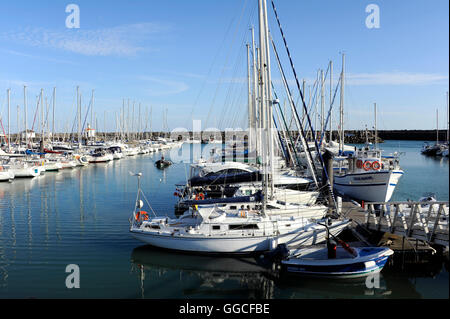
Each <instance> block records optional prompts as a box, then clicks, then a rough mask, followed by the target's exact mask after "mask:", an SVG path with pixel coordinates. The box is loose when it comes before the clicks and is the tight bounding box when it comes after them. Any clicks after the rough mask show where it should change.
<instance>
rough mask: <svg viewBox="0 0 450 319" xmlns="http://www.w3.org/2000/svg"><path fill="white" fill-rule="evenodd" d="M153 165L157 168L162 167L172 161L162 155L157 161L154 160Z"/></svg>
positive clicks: (170, 163)
mask: <svg viewBox="0 0 450 319" xmlns="http://www.w3.org/2000/svg"><path fill="white" fill-rule="evenodd" d="M155 165H156V167H157V168H159V169H163V168H166V167H168V166H170V165H172V162H171V161H168V160H166V159H164V156H162V157H161V159H160V160H159V161H156V163H155Z"/></svg>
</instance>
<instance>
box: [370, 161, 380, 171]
mask: <svg viewBox="0 0 450 319" xmlns="http://www.w3.org/2000/svg"><path fill="white" fill-rule="evenodd" d="M372 168H373V169H374V170H375V171H378V170H379V169H380V168H381V164H380V162H378V161H375V162H373V163H372Z"/></svg>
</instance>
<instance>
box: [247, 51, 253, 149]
mask: <svg viewBox="0 0 450 319" xmlns="http://www.w3.org/2000/svg"><path fill="white" fill-rule="evenodd" d="M246 46H247V89H248V140H247V141H248V143H247V149H248V151H250V150H252V145H253V134H252V118H253V110H252V104H253V103H252V89H251V83H250V45H249V44H246Z"/></svg>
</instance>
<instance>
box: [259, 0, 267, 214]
mask: <svg viewBox="0 0 450 319" xmlns="http://www.w3.org/2000/svg"><path fill="white" fill-rule="evenodd" d="M262 2H263V0H258V12H259V57H260V58H259V72H260V75H259V86H260V118H261V124H262V125H261V128H260V129H261V131H262V135H263V140H262V141H261V149H262V152H261V155H262V156H261V163H262V168H263V194H264V195H263V214H265V211H266V205H267V195H268V187H267V186H268V184H267V183H268V176H267V142H268V141H267V139H266V138H267V135H266V132H267V130H266V128H267V127H266V112H265V111H266V87H265V81H266V76H265V70H266V69H265V65H264V64H265V63H264V62H265V61H266V59H265V54H266V50H265V38H264V37H265V25H264V8H263V3H262Z"/></svg>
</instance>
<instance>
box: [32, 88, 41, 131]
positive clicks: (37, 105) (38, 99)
mask: <svg viewBox="0 0 450 319" xmlns="http://www.w3.org/2000/svg"><path fill="white" fill-rule="evenodd" d="M40 100H41V98H40V96H39V95H38V97H37V102H36V103H37V104H36V111H35V112H34V120H33V125H32V126H31V130H32V131H33V130H34V124H35V122H36V115H37V112H38V109H39V101H40Z"/></svg>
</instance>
